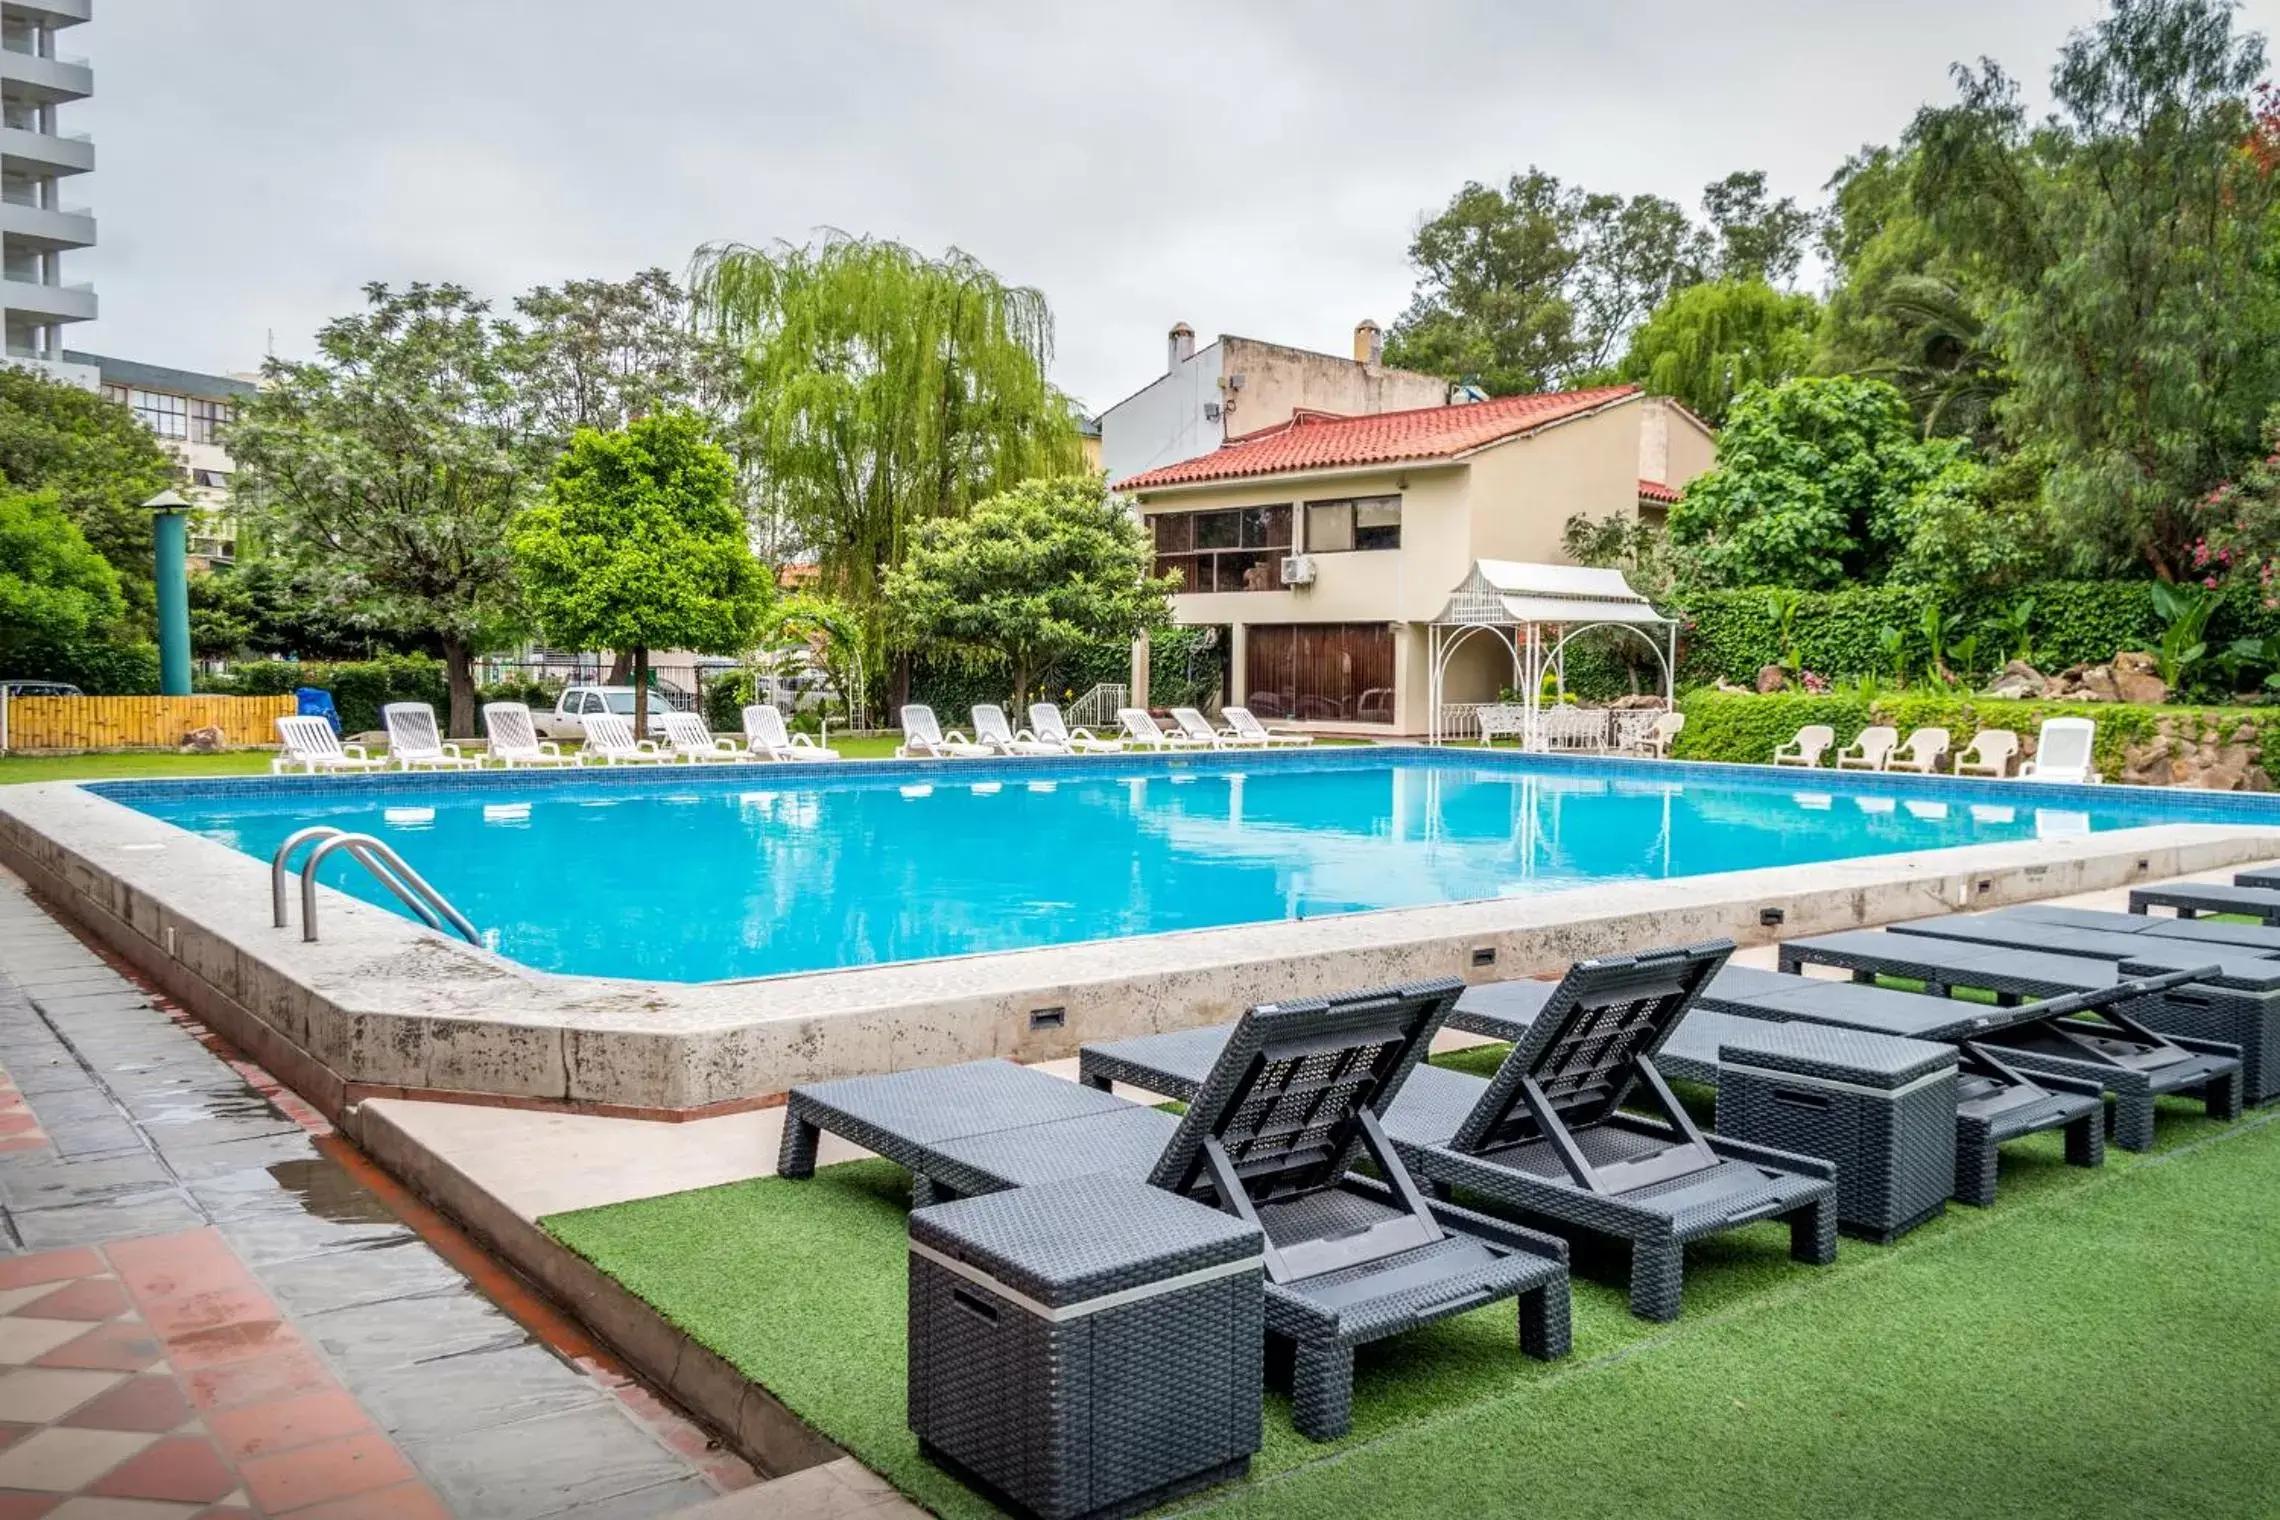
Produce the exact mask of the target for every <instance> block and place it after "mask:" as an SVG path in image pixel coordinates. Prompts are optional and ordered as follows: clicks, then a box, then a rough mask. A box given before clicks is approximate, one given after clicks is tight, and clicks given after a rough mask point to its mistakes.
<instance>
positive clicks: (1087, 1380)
mask: <svg viewBox="0 0 2280 1520" xmlns="http://www.w3.org/2000/svg"><path fill="white" fill-rule="evenodd" d="M1262 1244H1263V1242H1262V1238H1261V1236H1260V1234H1259V1231H1258V1230H1257V1228H1255V1227H1254V1226H1252V1225H1248V1224H1245V1223H1244V1222H1243V1221H1241V1220H1239V1219H1237V1218H1236V1217H1235V1216H1233V1215H1232V1214H1225V1213H1221V1212H1220V1211H1218V1210H1216V1209H1212V1208H1209V1207H1207V1206H1205V1205H1203V1204H1200V1203H1195V1202H1192V1201H1190V1200H1188V1199H1185V1198H1181V1197H1179V1196H1178V1195H1176V1194H1174V1193H1170V1192H1167V1191H1165V1190H1164V1189H1162V1188H1157V1187H1150V1186H1149V1185H1147V1184H1146V1183H1143V1182H1139V1181H1134V1180H1127V1179H1123V1178H1116V1177H1082V1178H1076V1179H1073V1180H1070V1181H1065V1182H1048V1183H1042V1184H1039V1185H1038V1186H1036V1187H1024V1188H1015V1189H1012V1190H1010V1191H1007V1192H1002V1193H992V1194H989V1195H987V1196H985V1197H981V1198H970V1199H965V1200H963V1201H960V1202H957V1203H946V1204H941V1205H938V1206H936V1207H934V1208H927V1209H919V1210H917V1211H915V1212H914V1213H912V1214H911V1216H910V1385H909V1386H910V1428H911V1429H912V1430H913V1431H914V1432H916V1434H917V1436H918V1440H919V1445H920V1448H921V1449H922V1450H923V1451H924V1452H925V1453H926V1454H927V1455H928V1456H929V1457H930V1458H932V1459H933V1460H935V1461H938V1462H940V1463H942V1464H943V1465H944V1466H946V1467H949V1468H952V1469H954V1470H955V1471H957V1472H958V1473H959V1474H960V1475H961V1476H963V1477H965V1478H967V1479H968V1480H969V1481H971V1482H973V1483H974V1484H975V1485H976V1486H977V1487H980V1488H982V1489H985V1490H987V1491H988V1492H989V1493H990V1494H991V1496H992V1497H993V1498H996V1499H999V1500H1001V1501H1004V1502H1007V1503H1009V1504H1011V1505H1012V1506H1013V1507H1015V1508H1017V1509H1019V1510H1022V1511H1024V1512H1026V1513H1029V1514H1033V1515H1039V1516H1043V1517H1045V1520H1066V1517H1070V1516H1079V1515H1082V1516H1108V1515H1126V1514H1135V1513H1138V1512H1139V1511H1141V1510H1144V1509H1148V1508H1151V1507H1153V1506H1154V1505H1156V1504H1159V1503H1161V1502H1163V1501H1164V1500H1166V1499H1168V1498H1170V1497H1172V1496H1174V1495H1176V1494H1181V1493H1185V1492H1187V1491H1189V1490H1191V1489H1196V1488H1202V1487H1205V1486H1207V1485H1209V1484H1212V1483H1218V1482H1222V1481H1225V1480H1226V1479H1229V1478H1233V1477H1236V1476H1239V1475H1240V1474H1241V1473H1242V1472H1244V1471H1245V1469H1247V1468H1248V1467H1249V1466H1250V1461H1251V1454H1252V1453H1253V1452H1255V1451H1257V1450H1258V1448H1259V1441H1260V1403H1261V1376H1262V1370H1261V1364H1262V1361H1263V1357H1264V1347H1265V1343H1266V1329H1265V1322H1264V1316H1265V1309H1264V1303H1265V1294H1264V1288H1263V1282H1264V1273H1263V1265H1262V1262H1263V1258H1262V1251H1261V1247H1262Z"/></svg>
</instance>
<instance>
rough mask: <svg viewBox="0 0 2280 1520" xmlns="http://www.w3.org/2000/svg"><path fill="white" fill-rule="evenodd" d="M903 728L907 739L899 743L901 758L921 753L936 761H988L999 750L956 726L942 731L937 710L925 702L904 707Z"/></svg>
mask: <svg viewBox="0 0 2280 1520" xmlns="http://www.w3.org/2000/svg"><path fill="white" fill-rule="evenodd" d="M902 731H903V742H902V743H900V744H898V745H896V746H895V758H896V759H897V760H915V759H917V758H918V757H919V756H921V755H924V756H926V757H927V758H929V759H933V760H986V759H988V758H989V757H990V756H992V755H994V754H996V753H997V751H996V750H994V749H991V748H990V747H989V746H988V745H987V744H976V743H975V742H974V741H973V740H971V739H969V738H967V737H966V736H965V735H964V734H962V733H960V732H958V730H956V729H952V730H950V732H949V733H947V734H945V733H944V732H942V725H941V724H940V723H938V722H936V721H935V718H934V709H933V708H931V707H928V706H925V705H924V704H923V703H918V702H913V703H912V704H911V705H910V706H908V707H906V708H904V709H903V710H902Z"/></svg>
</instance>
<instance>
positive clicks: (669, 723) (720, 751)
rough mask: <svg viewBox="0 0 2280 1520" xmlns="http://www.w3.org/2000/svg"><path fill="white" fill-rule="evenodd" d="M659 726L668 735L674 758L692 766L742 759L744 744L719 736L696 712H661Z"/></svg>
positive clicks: (666, 738) (669, 748)
mask: <svg viewBox="0 0 2280 1520" xmlns="http://www.w3.org/2000/svg"><path fill="white" fill-rule="evenodd" d="M657 726H658V728H659V729H660V730H661V731H662V732H663V733H664V735H665V747H666V748H667V749H668V750H670V751H672V754H673V758H674V759H676V760H679V761H683V762H685V763H687V764H690V765H700V764H705V763H707V762H710V761H716V760H742V759H743V758H744V746H742V745H741V744H738V743H737V742H736V741H735V740H734V739H716V738H714V737H713V732H712V730H711V729H709V728H707V727H705V720H704V719H703V718H700V717H698V716H697V715H696V714H695V713H693V712H661V713H659V714H658V715H657Z"/></svg>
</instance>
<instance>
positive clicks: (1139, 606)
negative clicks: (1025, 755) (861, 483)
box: [887, 475, 1178, 710]
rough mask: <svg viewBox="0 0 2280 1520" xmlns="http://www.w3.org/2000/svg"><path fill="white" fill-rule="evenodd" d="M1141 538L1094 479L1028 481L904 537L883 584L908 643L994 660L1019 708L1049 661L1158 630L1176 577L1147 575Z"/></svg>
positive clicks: (1166, 616) (1121, 508)
mask: <svg viewBox="0 0 2280 1520" xmlns="http://www.w3.org/2000/svg"><path fill="white" fill-rule="evenodd" d="M1152 553H1153V551H1152V550H1151V549H1150V547H1149V542H1148V537H1147V534H1146V533H1145V532H1144V531H1143V530H1142V528H1141V526H1140V524H1139V523H1138V522H1137V521H1135V520H1134V518H1133V516H1132V514H1131V513H1130V512H1129V511H1127V510H1126V509H1125V508H1124V506H1123V504H1122V503H1120V502H1119V501H1117V500H1116V498H1114V497H1113V496H1111V495H1110V494H1109V493H1108V491H1107V490H1106V489H1105V488H1104V487H1103V485H1102V483H1101V480H1100V478H1099V477H1098V476H1093V475H1068V476H1061V477H1058V478H1055V479H1051V480H1032V481H1027V482H1025V483H1023V484H1021V485H1019V486H1016V487H1014V488H1013V489H1012V490H1010V491H1007V492H1005V493H1003V494H1001V495H998V496H993V497H991V498H990V499H989V500H987V501H985V502H982V503H981V504H979V505H978V506H976V507H975V508H974V510H973V511H972V512H971V513H969V514H968V515H967V516H965V517H963V518H956V519H937V520H935V521H932V522H928V523H924V524H921V525H920V526H919V528H918V529H917V530H916V532H914V533H913V535H912V542H911V549H910V554H909V556H908V557H907V558H906V559H905V560H904V562H903V564H902V566H901V567H900V568H899V569H897V570H894V571H892V572H890V573H889V575H888V576H887V599H888V602H889V604H890V605H891V606H892V607H893V609H894V629H895V633H896V636H897V637H898V639H900V640H901V641H902V642H904V643H905V644H906V645H911V646H920V645H923V646H925V647H927V648H929V649H944V650H948V651H951V652H954V653H958V654H962V655H964V656H967V657H969V658H976V659H998V658H1002V659H1003V660H1005V662H1006V663H1007V665H1008V666H1009V668H1010V670H1011V673H1012V682H1013V689H1012V691H1011V692H1010V694H1009V695H1010V696H1011V699H1012V702H1013V705H1014V707H1015V708H1016V710H1018V709H1019V707H1020V705H1021V704H1022V703H1023V702H1025V701H1027V700H1028V699H1029V697H1030V695H1031V693H1032V692H1034V691H1035V690H1036V689H1037V683H1038V681H1039V679H1040V678H1041V677H1042V676H1043V675H1044V673H1045V672H1046V671H1047V670H1049V669H1051V668H1052V666H1053V664H1054V662H1055V661H1057V660H1060V659H1064V658H1066V657H1069V656H1072V655H1075V654H1078V653H1080V652H1081V651H1083V650H1085V649H1086V648H1088V647H1095V646H1098V645H1099V644H1101V643H1103V642H1105V641H1108V640H1129V639H1133V638H1137V637H1138V636H1139V635H1140V634H1141V633H1143V632H1148V631H1153V630H1155V629H1158V628H1163V627H1165V626H1167V625H1168V624H1169V623H1170V621H1171V602H1170V597H1171V593H1172V590H1173V588H1174V587H1175V586H1176V585H1177V584H1178V581H1177V578H1176V577H1172V576H1166V577H1163V578H1162V579H1156V578H1152V577H1151V576H1150V575H1149V574H1148V571H1149V568H1150V560H1151V557H1152Z"/></svg>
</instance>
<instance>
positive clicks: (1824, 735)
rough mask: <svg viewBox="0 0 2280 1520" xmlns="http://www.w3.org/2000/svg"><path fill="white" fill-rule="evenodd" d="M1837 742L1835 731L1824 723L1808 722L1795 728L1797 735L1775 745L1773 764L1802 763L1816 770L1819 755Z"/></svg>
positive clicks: (1819, 758) (1823, 753)
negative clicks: (1785, 742)
mask: <svg viewBox="0 0 2280 1520" xmlns="http://www.w3.org/2000/svg"><path fill="white" fill-rule="evenodd" d="M1836 742H1837V731H1836V730H1835V729H1833V728H1831V727H1829V725H1828V724H1826V723H1808V724H1806V725H1805V726H1804V727H1803V728H1801V729H1799V730H1797V737H1796V738H1794V739H1792V740H1790V741H1789V742H1788V743H1787V744H1781V745H1776V746H1775V747H1774V751H1773V763H1774V764H1775V765H1802V766H1804V767H1806V768H1807V769H1808V770H1817V769H1819V767H1820V764H1821V757H1822V756H1823V755H1825V754H1827V753H1828V752H1829V746H1830V745H1832V744H1834V743H1836Z"/></svg>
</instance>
